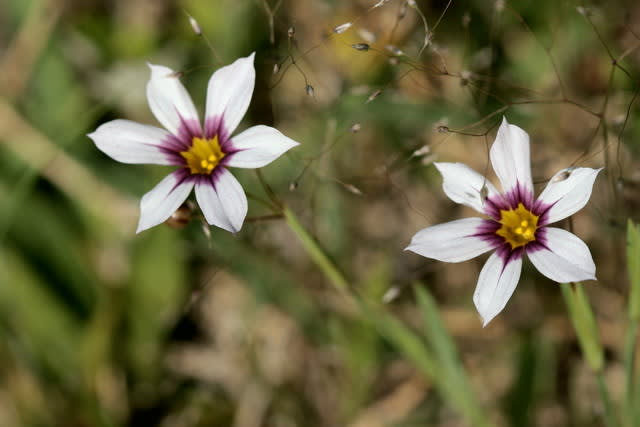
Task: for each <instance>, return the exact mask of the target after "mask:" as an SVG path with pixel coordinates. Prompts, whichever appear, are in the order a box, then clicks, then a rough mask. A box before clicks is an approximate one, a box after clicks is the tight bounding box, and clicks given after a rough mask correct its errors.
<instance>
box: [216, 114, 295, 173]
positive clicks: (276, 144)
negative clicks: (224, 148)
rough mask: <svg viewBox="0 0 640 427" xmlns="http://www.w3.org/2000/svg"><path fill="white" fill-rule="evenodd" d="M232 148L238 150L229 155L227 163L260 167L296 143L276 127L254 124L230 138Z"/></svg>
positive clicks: (240, 166)
mask: <svg viewBox="0 0 640 427" xmlns="http://www.w3.org/2000/svg"><path fill="white" fill-rule="evenodd" d="M231 144H232V149H233V150H239V151H237V152H235V153H233V154H231V155H230V156H229V160H228V161H227V164H228V165H229V166H233V167H237V168H260V167H262V166H264V165H268V164H269V163H271V162H272V161H274V160H275V159H277V158H278V157H280V156H281V155H282V154H283V153H285V152H286V151H287V150H289V149H290V148H292V147H295V146H296V145H298V143H297V142H295V141H294V140H293V139H290V138H287V137H286V136H284V135H283V134H281V133H280V132H279V131H278V130H277V129H274V128H272V127H269V126H262V125H260V126H254V127H250V128H249V129H247V130H245V131H244V132H242V133H240V134H239V135H236V136H234V137H233V139H232V140H231Z"/></svg>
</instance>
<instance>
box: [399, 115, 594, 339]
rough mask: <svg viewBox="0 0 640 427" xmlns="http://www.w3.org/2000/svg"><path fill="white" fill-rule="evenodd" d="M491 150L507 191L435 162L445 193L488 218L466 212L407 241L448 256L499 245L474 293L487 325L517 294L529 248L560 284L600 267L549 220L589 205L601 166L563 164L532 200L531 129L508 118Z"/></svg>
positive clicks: (457, 258) (460, 167)
mask: <svg viewBox="0 0 640 427" xmlns="http://www.w3.org/2000/svg"><path fill="white" fill-rule="evenodd" d="M490 154H491V164H492V166H493V169H494V171H495V172H496V175H497V176H498V178H499V180H500V184H501V185H502V189H503V193H499V192H498V191H497V190H496V188H495V187H494V186H493V185H492V184H491V183H490V182H489V181H487V180H486V179H485V178H484V177H483V176H481V175H480V174H478V173H477V172H475V171H474V170H472V169H471V168H469V167H468V166H466V165H464V164H461V163H435V166H436V167H437V168H438V170H439V171H440V173H441V174H442V177H443V184H442V187H443V189H444V192H445V193H446V195H447V196H448V197H449V198H450V199H451V200H453V201H454V202H456V203H461V204H463V205H466V206H469V207H471V208H473V209H475V210H476V211H478V212H480V213H482V214H485V215H487V216H488V217H489V219H483V218H467V219H460V220H457V221H452V222H448V223H444V224H439V225H435V226H432V227H428V228H425V229H423V230H421V231H419V232H418V233H416V235H415V236H413V239H412V240H411V244H410V245H409V246H408V247H407V250H410V251H413V252H415V253H417V254H420V255H422V256H425V257H428V258H433V259H437V260H440V261H445V262H461V261H466V260H468V259H471V258H474V257H476V256H478V255H480V254H482V253H485V252H488V251H490V250H494V251H495V252H494V253H493V254H492V255H491V256H490V257H489V260H488V261H487V262H486V264H485V265H484V267H483V268H482V271H481V272H480V277H479V278H478V284H477V286H476V290H475V293H474V295H473V302H474V303H475V305H476V308H477V309H478V312H479V313H480V316H481V317H482V319H483V324H484V325H485V326H486V325H487V323H489V322H490V321H491V319H493V318H494V317H495V316H496V315H497V314H498V313H500V312H501V311H502V309H503V308H504V306H505V305H506V304H507V301H508V300H509V298H510V297H511V294H513V291H514V290H515V288H516V285H517V284H518V280H519V279H520V271H521V269H522V258H523V257H524V255H525V254H526V255H527V256H528V257H529V259H530V260H531V262H532V263H533V265H534V266H535V267H536V268H537V269H538V271H540V273H542V274H544V275H545V276H547V277H548V278H550V279H551V280H554V281H556V282H576V281H581V280H592V279H594V280H595V278H596V277H595V272H596V267H595V264H594V263H593V259H592V257H591V253H590V252H589V248H588V247H587V245H586V244H585V243H584V242H583V241H582V240H580V239H579V238H578V237H576V236H575V235H574V234H572V233H570V232H568V231H565V230H562V229H560V228H554V227H549V224H552V223H554V222H556V221H559V220H561V219H564V218H566V217H568V216H570V215H572V214H574V213H575V212H577V211H579V210H580V209H582V208H583V207H584V205H586V204H587V201H588V200H589V197H590V196H591V190H592V188H593V183H594V181H595V179H596V176H597V175H598V172H600V170H601V169H591V168H569V169H564V170H561V171H560V172H558V173H557V174H556V175H555V176H554V177H553V178H552V179H551V180H550V181H549V183H548V184H547V187H546V188H545V189H544V191H543V192H542V193H541V194H540V196H539V197H538V199H537V200H534V197H533V183H532V181H531V166H530V160H529V135H527V133H526V132H525V131H523V130H522V129H520V128H519V127H517V126H514V125H510V124H509V123H507V120H506V119H503V121H502V125H501V126H500V129H499V130H498V135H497V136H496V140H495V142H494V143H493V146H492V147H491V153H490Z"/></svg>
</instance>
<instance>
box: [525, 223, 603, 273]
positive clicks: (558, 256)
mask: <svg viewBox="0 0 640 427" xmlns="http://www.w3.org/2000/svg"><path fill="white" fill-rule="evenodd" d="M544 230H545V233H546V234H545V240H546V241H545V242H542V243H543V244H544V245H545V246H546V247H547V248H548V249H539V250H535V251H531V253H529V252H527V255H528V256H529V259H530V260H531V262H532V263H533V265H535V266H536V268H537V269H538V271H539V272H540V273H542V274H544V275H545V276H547V277H548V278H549V279H551V280H553V281H556V282H559V283H567V282H579V281H581V280H595V279H596V266H595V264H594V263H593V258H592V257H591V252H589V248H588V247H587V245H586V244H585V243H584V242H583V241H582V240H581V239H580V238H579V237H577V236H576V235H575V234H573V233H570V232H568V231H566V230H562V229H560V228H554V227H546V228H545V229H544Z"/></svg>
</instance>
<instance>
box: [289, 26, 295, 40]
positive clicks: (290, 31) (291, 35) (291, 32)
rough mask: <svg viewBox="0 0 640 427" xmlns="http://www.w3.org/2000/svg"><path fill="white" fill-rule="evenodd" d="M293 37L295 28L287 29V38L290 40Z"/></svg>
mask: <svg viewBox="0 0 640 427" xmlns="http://www.w3.org/2000/svg"><path fill="white" fill-rule="evenodd" d="M295 35H296V29H295V27H289V29H288V30H287V36H289V38H290V39H292V38H293V36H295Z"/></svg>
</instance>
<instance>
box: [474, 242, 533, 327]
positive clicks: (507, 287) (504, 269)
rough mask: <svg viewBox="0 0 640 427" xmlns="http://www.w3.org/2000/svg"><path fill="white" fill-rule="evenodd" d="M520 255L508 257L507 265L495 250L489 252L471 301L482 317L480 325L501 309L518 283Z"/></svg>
mask: <svg viewBox="0 0 640 427" xmlns="http://www.w3.org/2000/svg"><path fill="white" fill-rule="evenodd" d="M521 270H522V257H519V258H516V259H510V260H509V261H508V262H507V265H504V260H503V259H502V257H501V256H500V255H498V253H497V252H494V253H493V254H491V256H490V257H489V259H488V260H487V262H486V263H485V265H484V267H482V271H481V272H480V277H478V284H477V285H476V290H475V292H474V294H473V302H474V303H475V305H476V308H477V309H478V313H480V316H481V317H482V326H487V324H488V323H489V322H490V321H491V320H492V319H493V318H494V317H496V316H497V315H498V313H500V312H501V311H502V309H503V308H504V306H505V305H507V301H509V298H511V295H512V294H513V291H514V290H515V289H516V286H517V285H518V280H519V279H520V271H521Z"/></svg>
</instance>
